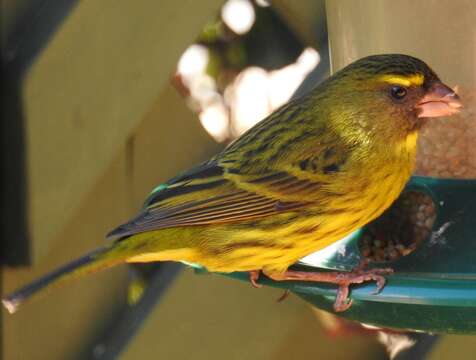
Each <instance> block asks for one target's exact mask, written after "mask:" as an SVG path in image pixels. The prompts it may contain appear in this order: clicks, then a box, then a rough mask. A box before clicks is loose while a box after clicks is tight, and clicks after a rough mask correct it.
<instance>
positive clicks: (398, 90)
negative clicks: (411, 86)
mask: <svg viewBox="0 0 476 360" xmlns="http://www.w3.org/2000/svg"><path fill="white" fill-rule="evenodd" d="M390 95H392V97H393V98H394V99H397V100H401V99H403V98H404V97H405V96H406V95H407V89H405V88H404V87H402V86H398V85H394V86H392V87H391V88H390Z"/></svg>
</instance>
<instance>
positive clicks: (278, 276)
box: [265, 266, 393, 312]
mask: <svg viewBox="0 0 476 360" xmlns="http://www.w3.org/2000/svg"><path fill="white" fill-rule="evenodd" d="M392 273H393V270H392V269H389V268H386V269H370V270H362V269H361V267H360V266H359V267H358V268H357V270H354V271H352V272H337V271H333V272H306V271H293V270H288V271H286V272H284V273H265V274H266V276H268V277H269V278H271V279H273V280H275V281H286V280H294V281H315V282H323V283H330V284H336V285H338V286H339V287H338V289H337V296H336V300H335V302H334V310H335V311H336V312H342V311H345V310H347V309H348V308H349V307H350V306H351V305H352V300H349V299H348V295H349V286H350V285H352V284H361V283H363V282H366V281H375V282H376V283H377V289H376V291H375V292H374V294H378V293H379V292H380V291H381V290H382V289H383V287H384V285H385V277H384V275H389V274H392Z"/></svg>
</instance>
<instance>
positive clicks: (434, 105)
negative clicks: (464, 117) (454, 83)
mask: <svg viewBox="0 0 476 360" xmlns="http://www.w3.org/2000/svg"><path fill="white" fill-rule="evenodd" d="M462 106H463V104H461V101H460V99H459V96H458V95H457V94H456V93H455V92H454V91H453V90H451V89H450V88H449V87H448V86H446V85H445V84H442V83H440V82H437V83H435V84H434V85H433V86H432V87H431V88H430V89H429V90H428V93H427V94H426V95H425V96H424V97H423V99H421V101H420V102H419V103H418V104H417V106H416V109H417V111H418V117H420V118H428V117H440V116H450V115H453V114H457V113H458V112H459V111H460V108H461V107H462Z"/></svg>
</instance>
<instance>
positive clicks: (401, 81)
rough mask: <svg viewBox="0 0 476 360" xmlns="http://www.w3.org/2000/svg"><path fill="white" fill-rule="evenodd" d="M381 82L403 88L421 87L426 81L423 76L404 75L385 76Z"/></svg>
mask: <svg viewBox="0 0 476 360" xmlns="http://www.w3.org/2000/svg"><path fill="white" fill-rule="evenodd" d="M380 80H382V81H384V82H386V83H389V84H397V85H403V86H406V87H408V86H412V85H413V86H420V85H421V84H423V81H425V78H424V76H423V75H421V74H415V75H410V76H403V75H383V76H382V77H381V78H380Z"/></svg>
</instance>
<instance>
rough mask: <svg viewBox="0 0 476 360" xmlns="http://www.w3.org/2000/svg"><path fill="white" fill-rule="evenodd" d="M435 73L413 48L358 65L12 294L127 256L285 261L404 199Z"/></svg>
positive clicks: (277, 269)
mask: <svg viewBox="0 0 476 360" xmlns="http://www.w3.org/2000/svg"><path fill="white" fill-rule="evenodd" d="M436 82H439V80H438V77H437V76H436V75H435V73H434V72H433V71H432V70H431V69H430V68H429V67H428V66H427V65H426V64H425V63H423V62H422V61H420V60H418V59H416V58H412V57H409V56H405V55H378V56H371V57H367V58H364V59H361V60H359V61H357V62H355V63H353V64H351V65H349V66H348V67H346V68H345V69H343V70H341V71H340V72H338V73H337V74H335V75H334V76H332V77H331V78H329V79H328V80H327V81H325V82H323V83H322V84H320V85H319V86H317V87H316V88H315V89H314V90H312V91H311V92H310V93H309V94H308V95H306V96H304V97H302V98H300V99H297V100H294V101H292V102H290V103H288V104H287V105H285V106H283V107H281V108H280V109H278V110H277V111H275V112H274V113H273V114H271V115H270V116H268V117H267V118H266V119H264V120H263V121H262V122H260V123H258V124H257V125H256V126H254V127H253V128H251V129H250V130H248V131H247V132H246V133H245V134H244V135H242V136H241V137H240V138H239V139H237V140H236V141H235V142H233V143H232V144H230V145H229V146H228V147H227V148H226V149H225V150H224V151H222V152H221V153H220V154H218V155H217V156H215V157H214V158H212V159H210V160H209V161H207V162H204V163H203V164H200V165H199V166H197V167H195V168H193V169H192V170H190V171H188V172H185V173H184V174H182V175H180V176H178V177H176V178H174V179H172V180H170V181H169V182H167V183H166V184H164V185H161V186H160V187H158V188H157V189H156V190H155V191H154V192H153V193H152V194H151V195H150V196H149V198H148V200H147V201H146V204H145V207H144V209H143V211H142V212H141V213H140V214H139V215H138V216H137V217H136V218H135V219H133V220H132V221H130V222H128V223H126V224H124V225H122V226H120V227H119V228H118V229H116V230H114V231H113V232H112V233H111V234H110V237H112V238H114V242H113V243H112V244H111V245H110V246H107V247H105V248H104V249H102V250H100V251H98V252H96V253H94V254H93V255H91V256H89V257H87V258H86V261H83V262H81V263H80V265H79V266H77V267H75V269H74V270H72V269H71V268H68V269H67V271H60V272H59V273H58V274H56V275H55V276H53V277H52V278H48V280H47V281H43V282H41V281H40V282H39V283H37V285H36V287H33V288H25V289H23V290H20V292H18V293H15V294H13V295H12V296H10V297H8V298H7V299H6V301H5V304H6V305H7V306H8V305H10V307H11V308H12V309H14V308H15V306H16V305H18V303H19V302H20V301H22V300H23V299H24V298H27V297H28V296H30V295H31V294H32V293H33V292H35V291H37V290H38V288H41V287H45V286H47V285H49V284H50V283H52V281H51V280H52V279H54V280H55V281H57V282H60V281H62V280H65V279H67V278H70V277H75V276H77V275H83V274H86V273H89V272H93V271H96V270H98V269H100V268H104V267H109V266H112V265H116V264H119V263H123V262H145V261H162V260H175V261H184V262H187V263H196V264H200V265H202V266H204V267H206V268H207V269H208V270H210V271H220V272H232V271H253V270H262V271H263V272H264V273H265V274H273V273H282V272H284V271H285V270H286V269H287V268H288V267H289V266H290V265H292V264H293V263H295V262H296V261H297V260H299V259H300V258H302V257H304V256H306V255H308V254H310V253H312V252H314V251H317V250H319V249H322V248H324V247H326V246H328V245H330V244H332V243H333V242H335V241H337V240H339V239H341V238H342V237H344V236H345V235H347V234H349V233H350V232H352V231H354V230H356V229H357V228H359V227H361V226H363V225H364V224H366V223H368V222H369V221H371V220H372V219H374V218H375V217H377V216H379V215H380V214H381V213H382V212H383V211H384V210H385V209H386V208H388V207H389V206H390V204H391V203H392V202H393V201H394V200H395V199H396V197H397V196H398V195H399V193H400V192H401V190H402V189H403V187H404V185H405V183H406V182H407V180H408V178H409V176H410V174H411V172H412V169H413V166H414V161H415V152H416V140H417V131H418V129H419V128H420V127H421V125H422V124H423V122H424V120H423V119H421V118H419V117H418V113H417V110H416V108H415V105H416V104H417V102H418V100H419V99H421V98H422V96H423V95H424V94H425V93H426V91H427V89H429V88H430V87H431V86H432V84H434V83H436ZM395 84H396V85H398V86H400V87H402V86H403V87H405V89H404V90H405V98H404V99H397V98H395V96H394V95H395V94H394V95H392V94H393V93H392V91H394V90H392V86H395ZM402 84H404V85H402ZM405 84H406V85H407V86H405ZM400 91H401V89H400ZM38 284H39V285H38ZM28 289H30V290H28Z"/></svg>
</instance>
